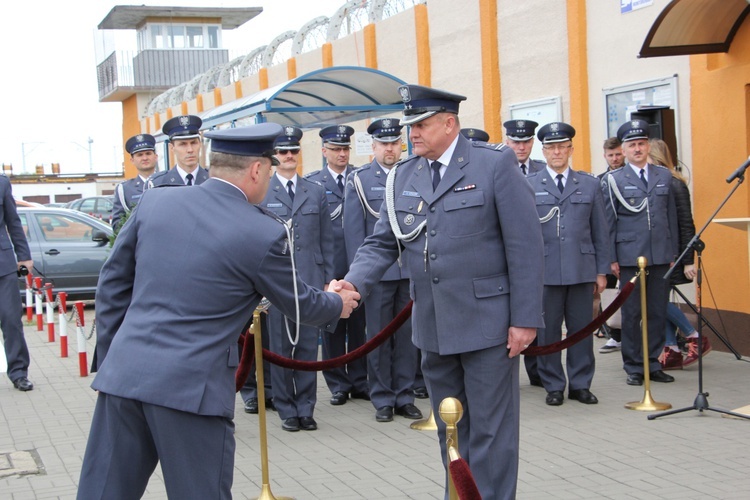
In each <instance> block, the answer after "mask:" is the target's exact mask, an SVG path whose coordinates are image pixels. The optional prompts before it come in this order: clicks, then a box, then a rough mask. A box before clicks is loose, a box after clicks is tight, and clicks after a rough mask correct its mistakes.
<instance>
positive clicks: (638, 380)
mask: <svg viewBox="0 0 750 500" xmlns="http://www.w3.org/2000/svg"><path fill="white" fill-rule="evenodd" d="M627 384H628V385H643V375H641V374H640V373H631V374H630V375H628V380H627Z"/></svg>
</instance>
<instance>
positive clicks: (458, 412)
mask: <svg viewBox="0 0 750 500" xmlns="http://www.w3.org/2000/svg"><path fill="white" fill-rule="evenodd" d="M438 411H439V413H440V419H441V420H442V421H443V422H445V450H446V453H445V455H446V456H445V460H446V461H445V463H446V466H447V464H450V463H451V449H455V450H458V429H457V428H456V424H458V422H459V421H460V420H461V417H463V416H464V407H463V405H462V404H461V401H459V400H458V399H456V398H445V399H444V400H442V401H441V402H440V408H439V409H438ZM447 475H448V498H449V500H459V499H458V492H457V491H456V485H455V484H453V478H452V477H451V475H450V472H447Z"/></svg>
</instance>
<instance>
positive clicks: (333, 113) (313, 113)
mask: <svg viewBox="0 0 750 500" xmlns="http://www.w3.org/2000/svg"><path fill="white" fill-rule="evenodd" d="M404 83H405V82H404V81H402V80H400V79H399V78H396V77H395V76H393V75H389V74H388V73H384V72H382V71H379V70H376V69H371V68H362V67H358V66H337V67H332V68H323V69H320V70H317V71H313V72H310V73H307V74H306V75H303V76H300V77H297V78H295V79H294V80H289V81H288V82H285V83H282V84H279V85H276V86H275V87H271V88H268V89H265V90H261V91H260V92H258V93H256V94H253V95H251V96H248V97H243V98H241V99H237V100H235V101H232V102H229V103H226V104H223V105H221V106H218V107H216V108H214V109H211V110H209V111H206V112H204V113H202V114H201V115H200V116H201V118H202V119H203V127H204V128H212V127H215V126H218V125H221V124H225V123H233V122H235V121H236V120H240V119H243V118H250V117H253V116H255V120H256V121H258V122H261V121H271V122H274V123H279V124H280V125H294V126H297V127H300V128H317V127H319V126H320V125H323V124H333V123H346V122H352V121H357V120H361V119H364V118H369V117H372V116H379V115H383V114H386V113H390V112H393V111H401V110H402V109H403V103H402V101H401V96H400V95H399V93H398V87H399V86H400V85H403V84H404Z"/></svg>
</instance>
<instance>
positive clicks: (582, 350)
mask: <svg viewBox="0 0 750 500" xmlns="http://www.w3.org/2000/svg"><path fill="white" fill-rule="evenodd" d="M594 286H595V285H594V283H579V284H576V285H568V286H549V285H545V286H544V328H539V329H538V330H537V340H538V341H539V345H542V346H544V345H550V344H554V343H555V342H559V341H560V340H562V324H563V320H565V326H566V328H567V331H568V335H572V334H574V333H576V332H578V331H579V330H581V329H582V328H584V327H585V326H586V325H588V324H589V323H590V322H591V320H592V319H593V318H592V316H593V304H594ZM594 364H595V358H594V339H593V337H592V336H591V335H587V336H586V338H584V339H583V340H581V341H580V342H578V343H577V344H575V345H572V346H570V347H569V348H568V349H567V353H566V361H565V365H566V368H567V373H568V376H567V380H568V384H567V385H568V388H569V389H570V390H578V389H589V388H590V387H591V380H592V379H593V378H594V366H595V365H594ZM539 376H540V377H541V378H542V384H543V385H544V389H545V390H546V391H547V392H551V391H564V390H565V385H566V383H565V382H566V380H565V371H564V370H563V366H562V353H560V352H556V353H553V354H546V355H544V356H539Z"/></svg>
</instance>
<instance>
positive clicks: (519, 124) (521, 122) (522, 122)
mask: <svg viewBox="0 0 750 500" xmlns="http://www.w3.org/2000/svg"><path fill="white" fill-rule="evenodd" d="M525 126H526V120H517V121H516V127H518V128H524V127H525Z"/></svg>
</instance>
